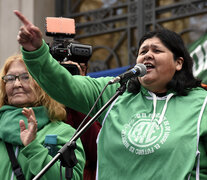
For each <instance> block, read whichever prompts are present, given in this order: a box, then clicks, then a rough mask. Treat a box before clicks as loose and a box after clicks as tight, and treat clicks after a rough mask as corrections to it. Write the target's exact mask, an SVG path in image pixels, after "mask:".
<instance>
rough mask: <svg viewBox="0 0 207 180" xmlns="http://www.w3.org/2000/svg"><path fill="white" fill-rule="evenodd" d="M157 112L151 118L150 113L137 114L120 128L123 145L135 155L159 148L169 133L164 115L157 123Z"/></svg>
mask: <svg viewBox="0 0 207 180" xmlns="http://www.w3.org/2000/svg"><path fill="white" fill-rule="evenodd" d="M158 119H159V114H157V115H156V118H155V119H154V120H151V114H149V115H147V114H145V113H144V114H137V115H135V116H134V117H133V118H132V120H131V121H130V122H129V123H128V124H125V125H124V127H123V129H122V133H121V136H122V142H123V144H124V146H125V147H126V148H127V149H128V150H129V151H130V152H131V153H135V154H137V155H147V154H151V153H154V152H155V151H156V150H158V149H160V147H161V146H162V144H164V143H165V141H166V140H167V138H168V136H169V134H170V124H169V122H168V121H167V120H166V118H165V117H164V119H163V122H162V123H161V124H160V125H158V123H157V122H158Z"/></svg>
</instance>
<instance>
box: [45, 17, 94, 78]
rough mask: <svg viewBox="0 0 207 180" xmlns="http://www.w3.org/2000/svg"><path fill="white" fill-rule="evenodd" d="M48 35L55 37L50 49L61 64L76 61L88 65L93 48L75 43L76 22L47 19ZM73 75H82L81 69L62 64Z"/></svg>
mask: <svg viewBox="0 0 207 180" xmlns="http://www.w3.org/2000/svg"><path fill="white" fill-rule="evenodd" d="M46 35H47V36H54V41H53V42H52V44H51V45H49V47H50V53H51V55H52V56H53V57H54V58H55V59H56V60H57V61H59V62H60V64H61V62H64V61H68V60H71V61H74V62H77V63H85V64H87V62H88V60H89V59H90V57H91V55H92V46H90V45H85V44H80V43H77V42H75V41H74V40H73V39H72V38H73V37H74V36H75V21H74V19H70V18H54V17H47V18H46ZM61 65H62V66H64V67H65V68H66V69H67V70H68V71H70V73H71V74H72V75H78V74H80V72H79V69H78V67H77V66H76V65H73V64H61Z"/></svg>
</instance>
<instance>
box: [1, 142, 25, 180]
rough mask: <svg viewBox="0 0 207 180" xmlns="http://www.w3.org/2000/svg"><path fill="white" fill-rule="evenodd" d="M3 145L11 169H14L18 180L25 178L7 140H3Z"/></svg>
mask: <svg viewBox="0 0 207 180" xmlns="http://www.w3.org/2000/svg"><path fill="white" fill-rule="evenodd" d="M5 145H6V149H7V152H8V155H9V159H10V161H11V164H12V170H13V171H14V174H15V175H16V177H17V179H18V180H25V178H24V174H23V172H22V168H21V167H20V165H19V163H18V162H17V159H16V157H15V154H14V150H13V147H12V145H11V144H10V143H7V142H5Z"/></svg>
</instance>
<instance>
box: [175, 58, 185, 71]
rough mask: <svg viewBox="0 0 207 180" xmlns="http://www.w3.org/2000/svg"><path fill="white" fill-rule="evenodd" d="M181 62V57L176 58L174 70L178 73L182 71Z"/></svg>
mask: <svg viewBox="0 0 207 180" xmlns="http://www.w3.org/2000/svg"><path fill="white" fill-rule="evenodd" d="M183 62H184V59H183V57H179V58H177V60H176V70H177V71H180V70H181V69H182V67H183Z"/></svg>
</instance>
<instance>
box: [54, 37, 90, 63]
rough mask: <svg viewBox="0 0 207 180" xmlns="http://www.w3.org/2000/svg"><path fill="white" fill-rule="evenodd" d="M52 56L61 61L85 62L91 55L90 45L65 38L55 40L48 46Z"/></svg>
mask: <svg viewBox="0 0 207 180" xmlns="http://www.w3.org/2000/svg"><path fill="white" fill-rule="evenodd" d="M50 53H51V54H52V56H53V57H54V58H55V59H56V60H58V61H60V62H62V61H68V60H71V61H75V62H78V63H87V62H88V60H89V59H90V57H91V55H92V46H90V45H85V44H79V43H73V42H71V41H70V40H67V39H59V40H55V41H54V42H53V43H52V46H50Z"/></svg>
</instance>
